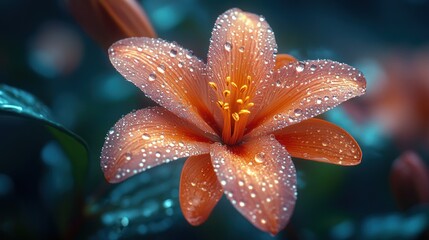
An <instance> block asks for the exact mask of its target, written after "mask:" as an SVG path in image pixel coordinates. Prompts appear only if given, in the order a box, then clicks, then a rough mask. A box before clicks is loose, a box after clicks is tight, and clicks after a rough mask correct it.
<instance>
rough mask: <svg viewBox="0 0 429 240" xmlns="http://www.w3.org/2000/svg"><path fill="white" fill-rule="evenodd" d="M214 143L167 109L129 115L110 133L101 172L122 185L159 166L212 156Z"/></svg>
mask: <svg viewBox="0 0 429 240" xmlns="http://www.w3.org/2000/svg"><path fill="white" fill-rule="evenodd" d="M210 143H211V141H210V140H208V139H207V138H205V137H203V133H202V132H201V131H200V130H199V129H197V128H196V127H194V126H193V125H191V124H189V123H188V122H186V121H184V120H182V119H180V118H178V117H177V116H175V115H174V114H172V113H170V112H169V111H167V110H165V109H164V108H161V107H153V108H146V109H142V110H139V111H136V112H133V113H130V114H128V115H126V116H125V117H123V118H122V119H120V120H119V121H118V122H117V123H116V124H115V126H114V127H113V128H112V129H111V130H110V131H109V133H108V134H107V136H106V141H105V142H104V146H103V149H102V152H101V169H102V170H103V172H104V176H105V177H106V179H107V180H108V181H109V182H111V183H114V182H121V181H123V180H125V179H127V178H129V177H131V176H133V175H134V174H137V173H139V172H142V171H145V170H146V169H149V168H152V167H155V166H157V165H159V164H162V163H167V162H169V161H172V160H176V159H178V158H182V157H188V156H192V155H199V154H205V153H208V152H209V147H210Z"/></svg>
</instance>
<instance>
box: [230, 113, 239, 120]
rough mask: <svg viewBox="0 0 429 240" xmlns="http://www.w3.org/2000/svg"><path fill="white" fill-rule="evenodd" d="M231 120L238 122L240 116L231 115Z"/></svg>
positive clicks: (236, 114)
mask: <svg viewBox="0 0 429 240" xmlns="http://www.w3.org/2000/svg"><path fill="white" fill-rule="evenodd" d="M231 116H232V118H233V119H234V121H236V122H238V120H240V116H239V115H238V113H236V112H235V113H233V114H231Z"/></svg>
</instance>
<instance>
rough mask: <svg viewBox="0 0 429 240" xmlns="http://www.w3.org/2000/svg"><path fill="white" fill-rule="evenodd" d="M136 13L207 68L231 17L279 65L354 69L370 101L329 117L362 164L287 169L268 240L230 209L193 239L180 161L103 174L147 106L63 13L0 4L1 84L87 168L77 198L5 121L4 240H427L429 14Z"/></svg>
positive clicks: (335, 7)
mask: <svg viewBox="0 0 429 240" xmlns="http://www.w3.org/2000/svg"><path fill="white" fill-rule="evenodd" d="M93 2H94V1H93ZM138 3H139V4H140V5H141V6H143V8H144V9H145V11H146V14H147V16H148V18H149V19H150V21H151V22H152V26H153V28H154V29H155V31H156V32H157V34H158V36H159V37H160V38H163V39H166V40H168V41H176V42H178V43H179V44H181V45H182V46H184V47H185V48H188V49H192V50H193V51H194V53H195V54H196V55H197V56H199V57H200V58H201V59H205V58H206V54H207V50H208V46H209V39H210V35H211V31H212V27H213V25H214V22H215V20H216V18H217V16H218V15H220V14H222V13H223V12H224V11H226V10H227V9H229V8H232V7H238V8H241V9H242V10H244V11H248V12H253V13H256V14H261V15H264V16H265V18H266V19H267V21H268V23H269V24H270V25H271V27H272V29H273V31H274V33H275V36H276V39H277V44H278V49H279V52H280V53H289V54H292V55H294V56H295V57H296V58H298V59H302V60H305V59H319V58H329V59H333V60H336V61H340V62H345V63H347V64H349V65H352V66H355V67H357V68H359V69H360V70H361V71H362V72H363V73H364V75H365V76H366V79H367V94H366V95H364V96H363V97H361V98H358V99H353V100H351V101H349V102H347V103H345V104H342V105H341V107H338V108H335V109H334V110H332V111H330V112H328V113H326V114H324V115H323V117H324V118H325V119H327V120H329V121H332V122H334V123H336V124H338V125H339V126H341V127H343V128H345V129H346V130H347V131H349V133H350V134H351V135H353V136H354V137H355V138H356V140H357V141H358V142H359V144H360V146H361V148H362V151H363V155H364V156H363V159H362V163H361V164H360V165H359V166H356V167H341V166H331V165H327V164H322V163H316V162H308V161H305V160H301V159H294V163H295V164H296V167H297V170H298V177H299V178H298V182H299V186H298V187H299V188H298V201H297V205H296V209H295V212H294V214H293V217H292V219H291V222H290V223H289V225H288V227H287V228H286V229H285V230H284V231H282V232H280V233H279V234H278V235H277V236H275V237H272V236H270V235H268V234H266V233H263V232H260V231H259V230H256V229H255V228H254V227H253V226H252V225H251V224H250V223H249V222H247V221H246V220H245V219H244V218H243V217H242V216H241V215H240V214H239V213H238V212H237V211H235V210H234V209H233V207H232V206H231V205H230V204H229V202H228V201H227V200H226V199H222V200H221V202H220V204H219V205H218V206H217V207H216V208H215V210H214V212H213V213H212V216H211V217H210V218H209V220H208V221H207V222H206V223H205V224H204V225H202V226H200V227H191V226H190V225H189V224H188V223H187V222H186V221H185V220H184V218H183V217H182V216H181V213H180V209H179V207H178V199H177V188H178V184H179V176H180V169H181V166H182V164H183V159H182V160H179V161H176V162H175V163H171V164H168V165H165V166H160V167H157V168H155V169H152V170H150V171H148V172H145V173H143V174H140V175H139V176H136V177H134V178H132V179H130V180H128V181H126V182H125V183H121V184H116V185H111V184H108V183H106V182H105V180H104V177H103V176H102V172H101V169H100V167H99V155H100V151H101V147H102V144H103V142H104V136H105V134H106V133H107V131H108V130H109V128H110V127H111V126H113V125H114V123H115V122H116V121H117V120H119V119H120V118H121V116H123V115H124V114H127V113H128V112H130V111H132V110H133V109H139V108H143V107H146V106H149V105H153V103H152V102H151V101H150V100H148V99H147V98H145V97H144V95H143V94H142V93H141V92H140V91H139V90H138V89H137V88H136V87H134V86H133V85H132V84H130V83H128V82H126V81H125V80H124V79H123V78H122V76H120V75H119V74H118V73H117V72H116V71H115V70H114V68H113V67H112V66H111V64H110V63H109V60H108V57H107V52H106V49H105V47H103V46H102V45H100V44H99V42H97V41H94V40H93V38H91V37H90V36H89V34H90V33H89V32H88V31H84V30H83V25H82V22H77V21H76V19H75V18H74V16H73V14H72V13H71V11H70V7H69V4H68V3H67V1H65V0H45V1H30V0H1V2H0V26H1V28H0V31H1V37H0V84H5V85H8V86H11V87H14V88H17V89H21V90H24V91H26V92H28V93H31V94H32V95H34V96H35V97H36V98H37V99H39V101H40V102H42V103H44V104H45V105H46V106H47V107H48V108H49V109H50V112H51V115H52V119H53V121H55V122H57V123H59V124H61V125H62V126H63V127H64V128H66V129H69V130H70V131H72V132H74V133H76V134H77V135H79V136H80V137H81V138H82V139H83V140H84V141H85V142H86V143H87V145H88V149H89V158H88V169H87V170H86V171H87V172H86V178H85V184H84V189H83V190H81V192H79V194H78V196H77V195H76V194H77V193H76V191H74V190H73V189H74V188H75V185H76V183H75V182H74V180H73V177H72V172H73V166H72V165H71V164H70V162H69V160H68V157H69V156H68V155H67V154H66V153H65V152H64V150H63V148H62V147H61V146H60V144H59V143H58V140H57V138H55V137H53V135H52V134H51V131H49V129H48V130H47V128H46V126H45V125H44V124H43V122H40V121H34V119H32V118H28V117H27V118H22V117H21V116H20V115H19V114H18V115H9V114H0V238H2V239H49V238H53V239H57V238H64V239H67V238H71V239H75V238H80V239H133V238H143V239H179V238H183V239H221V238H222V239H241V238H243V239H429V233H428V232H429V207H428V202H429V177H428V176H429V173H428V166H429V30H428V26H429V14H428V13H429V1H427V0H394V1H389V0H379V1H369V0H367V1H316V0H307V1H244V0H243V1H198V0H141V1H138ZM94 18H95V16H94ZM112 27H114V26H112ZM88 33H89V34H88ZM2 86H4V85H2ZM0 95H1V89H0ZM1 103H2V102H1V101H0V104H1ZM65 209H66V210H65ZM73 211H75V212H73Z"/></svg>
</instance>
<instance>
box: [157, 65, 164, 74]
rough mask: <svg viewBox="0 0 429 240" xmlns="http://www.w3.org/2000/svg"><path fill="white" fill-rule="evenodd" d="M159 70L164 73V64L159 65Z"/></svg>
mask: <svg viewBox="0 0 429 240" xmlns="http://www.w3.org/2000/svg"><path fill="white" fill-rule="evenodd" d="M156 69H157V70H158V72H160V73H162V74H164V73H165V66H164V65H162V64H161V65H159V66H158V67H157V68H156Z"/></svg>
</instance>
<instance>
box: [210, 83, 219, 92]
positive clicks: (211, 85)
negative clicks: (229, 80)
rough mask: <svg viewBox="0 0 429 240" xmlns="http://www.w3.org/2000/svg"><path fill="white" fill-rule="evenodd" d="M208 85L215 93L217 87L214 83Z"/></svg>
mask: <svg viewBox="0 0 429 240" xmlns="http://www.w3.org/2000/svg"><path fill="white" fill-rule="evenodd" d="M209 85H210V87H211V88H212V89H213V90H215V91H217V85H216V83H214V82H209Z"/></svg>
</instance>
